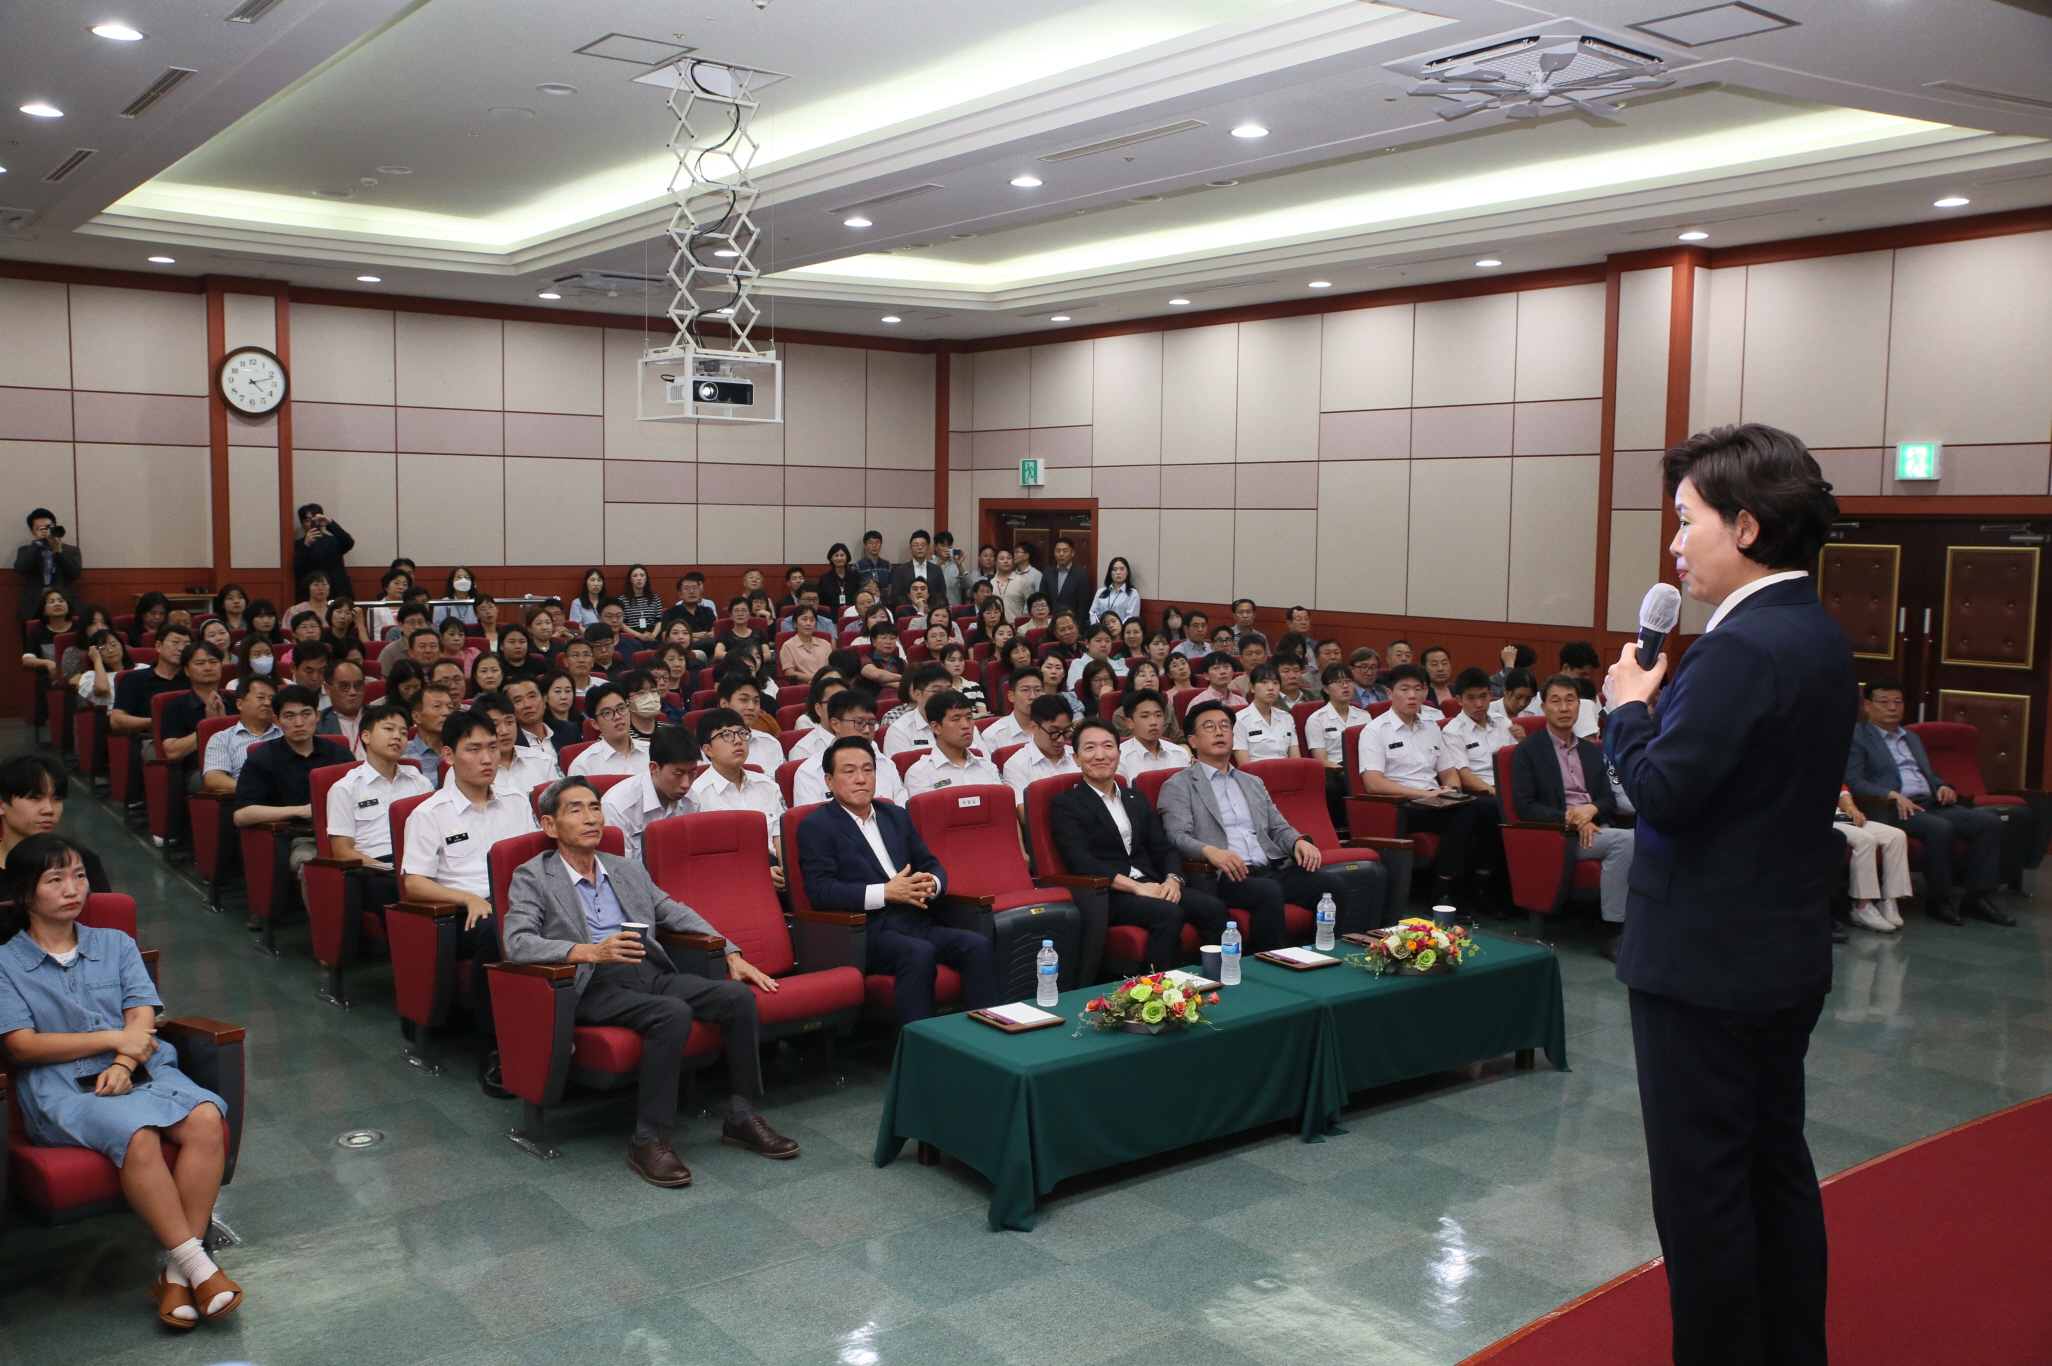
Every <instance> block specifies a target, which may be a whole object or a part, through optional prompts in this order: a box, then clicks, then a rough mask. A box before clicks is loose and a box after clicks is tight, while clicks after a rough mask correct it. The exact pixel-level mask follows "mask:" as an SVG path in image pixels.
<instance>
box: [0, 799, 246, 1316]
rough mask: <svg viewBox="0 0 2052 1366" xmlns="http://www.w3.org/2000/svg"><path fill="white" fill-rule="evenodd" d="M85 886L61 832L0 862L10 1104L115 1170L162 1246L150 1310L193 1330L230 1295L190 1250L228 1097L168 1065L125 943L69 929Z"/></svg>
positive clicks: (217, 1154) (205, 1206) (150, 993)
mask: <svg viewBox="0 0 2052 1366" xmlns="http://www.w3.org/2000/svg"><path fill="white" fill-rule="evenodd" d="M91 890H92V889H91V887H90V885H89V883H88V878H87V873H86V866H85V860H84V856H83V852H82V851H81V850H80V849H79V848H78V847H77V846H75V845H73V844H72V843H71V842H70V841H68V840H65V839H63V838H61V837H60V836H57V835H34V836H31V837H30V838H28V839H26V840H23V841H22V842H21V843H20V844H18V845H16V846H15V848H14V849H13V850H12V851H11V852H10V853H9V854H8V856H7V895H8V900H9V904H8V905H6V906H4V907H0V1045H4V1046H5V1047H6V1049H7V1053H8V1055H9V1056H10V1057H11V1058H12V1059H13V1062H14V1092H13V1094H12V1095H11V1096H10V1100H11V1101H12V1102H13V1105H15V1106H18V1107H19V1113H20V1116H21V1123H22V1127H23V1128H24V1129H25V1130H26V1132H27V1135H28V1138H29V1139H30V1141H32V1142H34V1143H37V1144H41V1145H45V1146H49V1147H74V1148H89V1149H92V1150H93V1151H95V1152H98V1153H101V1154H103V1155H104V1156H105V1157H106V1158H107V1159H108V1160H109V1161H111V1162H113V1163H114V1164H115V1165H116V1166H118V1167H119V1168H120V1169H121V1193H122V1194H123V1195H124V1196H125V1197H127V1200H128V1203H129V1206H130V1208H132V1209H134V1210H135V1212H136V1213H137V1214H138V1215H140V1216H141V1218H142V1220H143V1222H144V1223H146V1224H148V1225H149V1227H150V1231H151V1232H152V1233H154V1234H155V1235H156V1237H157V1241H158V1242H159V1243H160V1244H162V1245H163V1247H164V1250H165V1251H166V1252H167V1253H168V1254H169V1260H168V1262H167V1264H166V1266H165V1269H164V1271H163V1272H162V1274H161V1275H159V1277H158V1278H157V1280H156V1282H155V1283H154V1284H152V1285H151V1286H150V1295H151V1298H153V1299H154V1300H155V1301H156V1302H157V1317H158V1318H159V1319H160V1320H162V1321H163V1322H164V1323H166V1324H168V1325H170V1326H171V1327H173V1328H192V1327H196V1326H197V1325H198V1323H199V1321H200V1320H201V1319H203V1318H204V1319H219V1318H223V1317H225V1316H227V1315H228V1314H230V1313H233V1312H234V1310H235V1308H236V1306H237V1305H239V1304H241V1303H242V1290H241V1288H240V1287H239V1286H237V1285H236V1284H235V1282H233V1281H231V1280H229V1279H228V1277H227V1275H226V1274H225V1273H223V1272H222V1270H221V1268H220V1267H218V1266H216V1265H214V1262H213V1260H212V1258H210V1257H208V1256H207V1253H206V1250H205V1249H204V1248H203V1247H202V1246H201V1240H202V1239H204V1238H205V1237H206V1235H207V1230H208V1226H209V1225H210V1224H211V1222H212V1220H213V1217H214V1199H215V1196H216V1195H217V1194H218V1193H219V1191H220V1188H221V1173H222V1167H223V1162H224V1159H225V1157H226V1134H225V1133H224V1126H223V1121H224V1120H225V1119H226V1117H227V1114H228V1102H226V1101H225V1100H223V1099H221V1097H219V1096H217V1095H215V1094H214V1093H213V1092H212V1091H209V1090H206V1089H205V1088H204V1087H201V1086H200V1085H199V1084H198V1083H196V1082H194V1081H193V1080H192V1079H191V1078H189V1077H187V1076H186V1075H185V1074H184V1073H183V1072H181V1071H180V1070H179V1068H178V1052H177V1049H176V1048H174V1047H173V1046H172V1045H171V1044H169V1043H167V1042H164V1041H161V1040H159V1039H158V1038H157V1010H158V1008H159V1007H161V1006H162V1005H163V1001H162V1000H161V999H160V998H159V997H158V995H157V990H156V987H155V986H154V985H153V984H152V983H151V981H150V975H149V973H148V972H147V971H146V970H145V969H144V967H143V961H142V955H141V953H140V952H139V951H138V950H137V949H136V946H135V941H134V940H133V939H131V938H129V937H128V936H127V935H126V934H123V933H122V932H121V931H120V930H102V929H93V928H91V927H89V926H83V925H80V924H79V923H78V918H79V915H80V913H81V912H83V911H84V910H85V904H86V896H87V894H88V893H89V892H90V891H91ZM117 1019H118V1020H119V1021H120V1026H119V1027H118V1028H110V1027H109V1026H110V1024H111V1023H112V1022H113V1021H115V1020H117ZM167 1142H168V1143H170V1144H173V1145H175V1147H176V1149H177V1163H178V1170H177V1174H176V1175H175V1176H174V1175H173V1174H172V1170H171V1165H170V1163H169V1162H168V1161H167V1160H166V1157H165V1152H164V1145H165V1144H166V1143H167Z"/></svg>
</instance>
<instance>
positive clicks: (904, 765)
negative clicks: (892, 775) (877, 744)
mask: <svg viewBox="0 0 2052 1366" xmlns="http://www.w3.org/2000/svg"><path fill="white" fill-rule="evenodd" d="M931 753H933V751H932V750H930V749H908V750H905V751H904V752H903V753H900V754H893V755H892V756H891V762H892V763H894V764H896V765H897V766H898V776H899V777H900V778H902V777H904V776H905V775H906V774H907V773H910V772H911V771H912V765H914V764H916V763H918V762H919V761H920V760H921V759H924V758H925V757H926V756H927V755H929V754H931Z"/></svg>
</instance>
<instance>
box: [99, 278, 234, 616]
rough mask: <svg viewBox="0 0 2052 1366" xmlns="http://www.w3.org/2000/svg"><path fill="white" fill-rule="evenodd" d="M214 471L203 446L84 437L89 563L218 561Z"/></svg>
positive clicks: (151, 565) (142, 565) (145, 565)
mask: <svg viewBox="0 0 2052 1366" xmlns="http://www.w3.org/2000/svg"><path fill="white" fill-rule="evenodd" d="M122 292H123V293H127V294H139V293H142V291H140V290H124V291H122ZM167 297H175V296H167ZM207 470H208V466H207V448H206V447H204V446H94V445H86V444H80V445H79V447H78V524H77V525H76V526H75V527H72V532H73V534H74V535H75V536H76V537H77V539H78V543H79V546H80V548H81V549H82V550H84V551H85V552H86V553H87V554H88V555H90V556H91V558H90V559H89V560H88V561H87V563H88V564H90V565H91V566H93V567H94V568H96V569H156V568H170V567H179V568H183V567H187V566H192V565H204V564H212V563H213V562H214V540H213V537H214V530H213V528H214V519H213V507H212V487H213V486H212V482H211V481H210V480H209V478H208V473H207ZM109 606H112V604H109Z"/></svg>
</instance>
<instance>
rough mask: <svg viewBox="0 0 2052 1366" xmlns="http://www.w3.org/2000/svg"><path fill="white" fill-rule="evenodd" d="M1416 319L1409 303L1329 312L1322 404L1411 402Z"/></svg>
mask: <svg viewBox="0 0 2052 1366" xmlns="http://www.w3.org/2000/svg"><path fill="white" fill-rule="evenodd" d="M1413 322H1414V309H1413V306H1412V305H1410V304H1399V305H1397V306H1396V307H1394V308H1356V309H1350V310H1349V311H1347V312H1345V313H1328V314H1326V315H1325V317H1324V329H1325V335H1324V337H1323V338H1322V340H1321V342H1320V345H1319V357H1318V370H1319V384H1318V406H1319V408H1321V409H1322V410H1323V411H1325V412H1328V413H1340V412H1349V411H1352V410H1354V409H1359V408H1408V407H1410V406H1411V328H1412V325H1413ZM1100 344H1101V343H1100Z"/></svg>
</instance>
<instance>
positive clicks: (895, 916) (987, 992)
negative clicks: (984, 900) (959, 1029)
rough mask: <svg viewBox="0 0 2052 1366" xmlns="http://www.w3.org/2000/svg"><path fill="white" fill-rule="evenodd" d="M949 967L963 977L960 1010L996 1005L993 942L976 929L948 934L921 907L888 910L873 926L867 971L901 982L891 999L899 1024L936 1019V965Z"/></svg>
mask: <svg viewBox="0 0 2052 1366" xmlns="http://www.w3.org/2000/svg"><path fill="white" fill-rule="evenodd" d="M939 963H946V964H947V965H948V966H949V967H951V968H953V969H954V970H955V971H956V972H957V973H959V974H961V978H962V1006H963V1008H964V1009H966V1010H981V1009H983V1008H984V1007H985V1006H994V1005H996V1004H997V1003H998V986H997V969H996V967H995V966H993V964H992V961H991V953H990V941H989V940H988V939H986V938H984V937H983V936H982V935H980V934H978V933H976V932H975V931H974V930H956V929H950V928H949V927H948V926H946V925H942V924H940V923H938V922H937V921H935V920H934V918H933V917H932V916H930V915H928V914H927V913H926V912H925V911H922V910H920V909H919V908H918V907H917V906H886V907H884V909H883V913H882V914H881V915H878V916H872V917H871V918H870V921H869V968H868V970H869V971H870V972H880V973H883V974H884V975H886V976H888V977H895V978H897V979H898V983H897V989H896V991H895V992H894V994H893V999H894V1001H895V1002H896V1006H897V1014H898V1023H899V1024H910V1023H912V1022H913V1021H914V1020H929V1019H932V1018H933V979H934V977H935V975H936V974H935V965H936V964H939Z"/></svg>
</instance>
